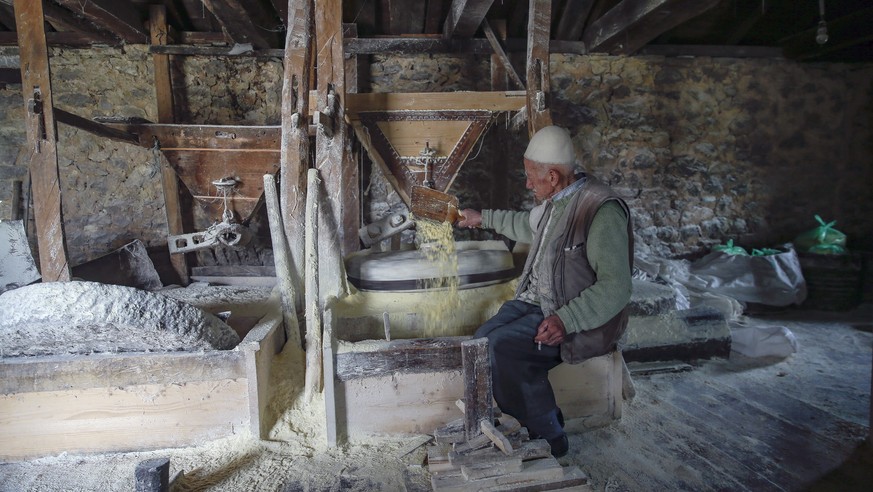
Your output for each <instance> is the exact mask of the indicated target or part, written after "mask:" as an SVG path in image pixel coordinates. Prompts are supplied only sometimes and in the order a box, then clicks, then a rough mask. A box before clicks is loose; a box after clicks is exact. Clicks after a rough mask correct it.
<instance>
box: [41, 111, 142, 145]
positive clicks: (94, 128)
mask: <svg viewBox="0 0 873 492" xmlns="http://www.w3.org/2000/svg"><path fill="white" fill-rule="evenodd" d="M54 111H55V120H56V121H57V122H59V123H64V124H65V125H70V126H72V127H76V128H78V129H80V130H85V131H86V132H89V133H93V134H94V135H97V136H99V137H105V138H108V139H110V140H114V141H116V142H124V143H128V144H133V145H139V137H137V136H136V135H134V134H132V133H128V132H125V131H121V130H118V129H116V128H113V127H111V126H107V125H104V124H102V123H97V122H96V121H93V120H89V119H88V118H83V117H81V116H79V115H77V114H73V113H70V112H67V111H64V110H63V109H59V108H54Z"/></svg>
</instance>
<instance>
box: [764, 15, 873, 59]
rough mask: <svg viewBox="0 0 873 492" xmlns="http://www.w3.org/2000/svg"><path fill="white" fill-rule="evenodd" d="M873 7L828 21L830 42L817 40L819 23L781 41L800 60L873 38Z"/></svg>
mask: <svg viewBox="0 0 873 492" xmlns="http://www.w3.org/2000/svg"><path fill="white" fill-rule="evenodd" d="M870 26H873V7H869V8H866V9H862V10H858V11H856V12H854V13H852V14H849V15H846V16H843V17H840V18H838V19H836V20H833V21H828V23H827V31H828V41H827V43H825V44H818V43H816V42H815V36H816V32H817V30H818V26H817V25H816V26H814V27H811V28H810V29H807V30H805V31H803V32H800V33H797V34H795V35H793V36H789V37H788V38H785V39H782V40H780V41H779V44H780V45H781V46H782V48H783V49H784V51H785V56H786V57H788V58H793V59H796V60H811V59H815V58H821V57H823V56H825V55H828V54H831V53H835V52H837V51H839V50H842V49H845V48H850V47H852V46H855V45H857V44H861V43H865V42H867V41H870V40H873V29H871V27H870Z"/></svg>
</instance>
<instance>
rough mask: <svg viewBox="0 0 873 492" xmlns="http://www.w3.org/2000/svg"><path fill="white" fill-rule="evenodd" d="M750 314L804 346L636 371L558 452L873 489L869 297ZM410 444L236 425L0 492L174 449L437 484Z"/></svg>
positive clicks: (692, 479)
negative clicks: (611, 407) (610, 407)
mask: <svg viewBox="0 0 873 492" xmlns="http://www.w3.org/2000/svg"><path fill="white" fill-rule="evenodd" d="M753 321H754V322H759V323H763V324H766V325H777V326H779V325H781V326H785V327H787V328H789V329H790V330H791V331H792V332H793V333H794V334H795V335H796V336H797V339H798V341H799V344H800V350H799V352H798V353H796V354H794V355H793V356H791V357H788V358H786V359H780V360H756V359H744V358H741V357H732V358H731V359H729V360H716V361H706V362H702V363H699V364H696V365H695V367H694V369H693V370H691V371H687V372H677V373H662V374H652V375H648V376H637V377H635V384H636V390H637V396H636V398H635V399H634V400H633V401H632V402H631V403H630V404H627V405H625V407H624V411H623V416H622V419H621V420H620V421H616V422H613V423H612V424H611V425H609V426H607V427H604V428H600V429H596V430H589V431H585V432H582V431H576V430H574V431H571V432H570V433H569V435H570V445H571V449H570V453H569V454H568V455H567V456H565V457H563V458H561V459H560V460H559V462H560V463H561V464H562V465H564V466H574V465H575V466H578V467H579V468H580V469H581V470H582V471H583V472H584V473H586V474H587V475H588V476H589V478H590V482H589V483H590V485H591V488H592V489H593V490H596V491H608V492H619V491H633V492H638V491H695V492H697V491H716V490H717V491H756V492H757V491H801V490H813V491H840V492H844V491H870V490H873V452H871V448H870V446H869V445H866V444H864V445H862V443H863V442H864V441H865V439H866V438H867V436H868V431H869V427H868V426H869V422H870V421H869V412H870V373H871V368H870V366H871V346H873V334H871V327H873V326H871V325H873V305H866V306H864V307H863V308H861V309H858V310H855V311H853V312H850V313H825V312H810V311H802V310H788V311H785V312H783V313H779V314H772V313H771V314H768V315H767V316H758V317H756V318H754V319H753ZM283 374H284V373H283ZM289 374H296V373H293V372H289ZM289 377H291V376H289ZM293 377H296V378H298V379H299V381H297V382H296V383H295V384H292V385H291V386H290V387H302V375H295V376H293ZM295 385H296V386H295ZM572 425H573V422H569V423H568V426H572ZM414 440H415V438H411V439H403V440H394V441H390V442H389V441H388V440H386V441H379V442H378V443H377V442H373V443H369V444H364V445H349V446H343V447H341V448H338V449H334V450H326V449H324V444H323V442H321V441H322V439H321V438H319V437H317V432H313V434H312V435H311V436H307V431H305V430H304V431H301V433H300V434H299V439H292V440H288V441H287V442H261V441H254V440H252V439H251V438H247V437H245V436H244V435H241V436H238V437H233V438H228V439H224V440H217V441H216V442H215V443H214V444H211V445H207V446H202V447H198V448H182V449H176V450H160V451H154V452H140V453H114V454H106V455H92V456H75V455H64V456H58V457H50V458H45V459H41V460H32V461H28V462H15V463H0V492H6V491H10V492H19V491H22V492H23V491H28V492H29V491H33V490H40V491H41V490H46V491H54V490H101V491H116V490H117V491H129V490H133V488H134V482H133V478H134V473H133V472H134V468H135V466H136V464H137V463H138V462H140V461H142V460H144V459H153V458H159V457H170V458H171V474H173V473H175V472H177V471H179V470H184V471H185V477H184V480H183V481H182V483H181V490H209V491H213V490H214V491H234V492H236V491H248V490H281V491H287V492H298V491H299V492H303V491H306V492H321V491H333V490H342V491H344V492H349V491H351V492H370V491H373V490H380V491H381V490H384V491H402V490H406V491H417V492H424V491H429V490H431V484H430V475H429V473H428V472H427V467H426V466H422V459H423V455H424V453H423V452H421V451H423V448H418V449H417V450H416V452H414V453H413V452H410V453H409V454H407V452H408V450H405V449H406V448H407V447H408V446H409V443H410V442H412V441H414Z"/></svg>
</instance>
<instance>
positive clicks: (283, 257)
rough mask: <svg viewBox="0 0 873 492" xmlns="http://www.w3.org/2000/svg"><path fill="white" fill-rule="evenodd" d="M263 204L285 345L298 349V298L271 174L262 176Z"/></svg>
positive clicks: (273, 178) (274, 179)
mask: <svg viewBox="0 0 873 492" xmlns="http://www.w3.org/2000/svg"><path fill="white" fill-rule="evenodd" d="M264 202H265V203H266V205H267V218H268V220H269V223H270V239H271V240H272V242H273V262H274V264H275V266H276V279H277V280H278V283H279V291H280V294H281V298H282V320H283V321H284V323H285V336H286V338H287V340H288V342H287V343H290V344H292V346H294V347H300V346H301V345H300V324H299V323H298V322H297V303H296V301H295V299H296V298H297V297H298V296H297V292H298V290H297V289H296V287H295V285H294V282H293V281H292V276H291V274H292V272H291V258H289V255H290V252H289V251H288V243H287V242H286V241H285V231H284V227H283V224H282V214H281V212H280V211H279V197H278V194H277V193H276V178H275V176H273V175H272V174H265V175H264Z"/></svg>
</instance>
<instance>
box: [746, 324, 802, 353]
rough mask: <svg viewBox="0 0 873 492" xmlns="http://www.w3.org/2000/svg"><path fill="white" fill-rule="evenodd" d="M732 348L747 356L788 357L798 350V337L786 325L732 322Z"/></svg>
mask: <svg viewBox="0 0 873 492" xmlns="http://www.w3.org/2000/svg"><path fill="white" fill-rule="evenodd" d="M731 350H735V351H736V352H738V353H740V354H743V355H745V356H746V357H788V356H789V355H791V354H793V353H796V352H797V338H796V337H795V336H794V333H791V330H789V329H788V328H786V327H784V326H754V325H753V326H742V325H737V324H735V323H732V324H731Z"/></svg>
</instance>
